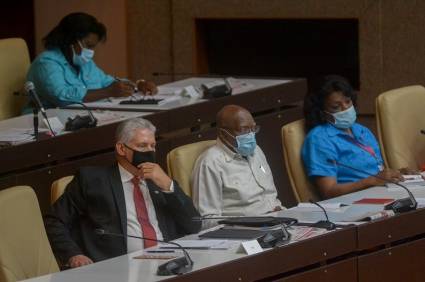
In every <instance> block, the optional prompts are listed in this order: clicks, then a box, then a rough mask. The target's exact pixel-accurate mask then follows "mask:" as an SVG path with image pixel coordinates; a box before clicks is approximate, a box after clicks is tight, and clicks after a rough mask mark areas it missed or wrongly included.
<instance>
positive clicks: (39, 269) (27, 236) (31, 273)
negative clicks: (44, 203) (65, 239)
mask: <svg viewBox="0 0 425 282" xmlns="http://www.w3.org/2000/svg"><path fill="white" fill-rule="evenodd" d="M0 226H1V232H0V281H2V282H3V281H7V282H9V281H17V280H23V279H29V278H32V277H36V276H40V275H45V274H49V273H53V272H57V271H59V268H58V265H57V263H56V259H55V257H54V255H53V252H52V249H51V247H50V244H49V240H48V239H47V235H46V230H45V229H44V224H43V219H42V217H41V212H40V207H39V205H38V201H37V197H36V196H35V193H34V191H33V190H32V188H31V187H28V186H15V187H12V188H9V189H5V190H2V191H0Z"/></svg>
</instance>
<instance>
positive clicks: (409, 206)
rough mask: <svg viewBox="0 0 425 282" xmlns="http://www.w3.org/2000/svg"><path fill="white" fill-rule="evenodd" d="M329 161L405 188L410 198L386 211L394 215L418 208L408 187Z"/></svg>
mask: <svg viewBox="0 0 425 282" xmlns="http://www.w3.org/2000/svg"><path fill="white" fill-rule="evenodd" d="M327 161H328V163H331V164H334V165H337V166H342V167H345V168H348V169H351V170H354V171H357V172H360V173H363V174H365V175H368V176H372V177H375V178H377V179H381V180H384V181H387V182H390V183H392V184H395V185H397V186H399V187H401V188H403V189H404V190H406V191H407V193H408V194H409V197H408V198H403V199H398V200H395V201H394V202H393V203H391V204H389V205H386V206H385V209H386V210H392V211H394V213H403V212H407V211H411V210H415V209H416V207H417V206H418V203H417V202H416V200H415V197H414V196H413V194H412V192H410V190H409V189H408V188H407V187H406V186H404V185H402V184H400V183H399V182H396V181H393V180H391V179H386V178H384V177H381V176H378V175H373V174H370V173H368V172H366V171H363V170H360V169H357V168H355V167H352V166H349V165H346V164H342V163H340V162H337V161H336V160H331V159H328V160H327Z"/></svg>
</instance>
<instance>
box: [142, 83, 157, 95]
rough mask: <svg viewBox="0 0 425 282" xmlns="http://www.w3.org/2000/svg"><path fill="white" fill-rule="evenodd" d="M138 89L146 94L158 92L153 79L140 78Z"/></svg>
mask: <svg viewBox="0 0 425 282" xmlns="http://www.w3.org/2000/svg"><path fill="white" fill-rule="evenodd" d="M137 89H139V91H141V92H142V93H143V94H145V95H155V94H156V93H158V88H157V87H156V85H155V83H153V82H152V81H144V80H138V81H137Z"/></svg>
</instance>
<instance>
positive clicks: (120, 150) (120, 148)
mask: <svg viewBox="0 0 425 282" xmlns="http://www.w3.org/2000/svg"><path fill="white" fill-rule="evenodd" d="M115 151H116V152H117V154H118V155H120V156H122V157H125V155H126V154H125V147H124V145H123V144H122V143H116V144H115Z"/></svg>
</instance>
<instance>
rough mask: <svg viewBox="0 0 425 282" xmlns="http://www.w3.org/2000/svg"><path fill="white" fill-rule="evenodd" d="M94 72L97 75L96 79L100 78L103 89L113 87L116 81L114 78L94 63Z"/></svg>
mask: <svg viewBox="0 0 425 282" xmlns="http://www.w3.org/2000/svg"><path fill="white" fill-rule="evenodd" d="M92 71H93V72H94V73H95V75H96V77H98V78H99V80H100V84H101V88H105V87H108V86H109V85H111V84H112V83H113V82H114V81H115V78H114V77H113V76H111V75H109V74H106V73H105V72H104V71H103V70H101V69H100V68H99V67H98V66H97V65H96V64H95V63H94V62H93V68H92Z"/></svg>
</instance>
